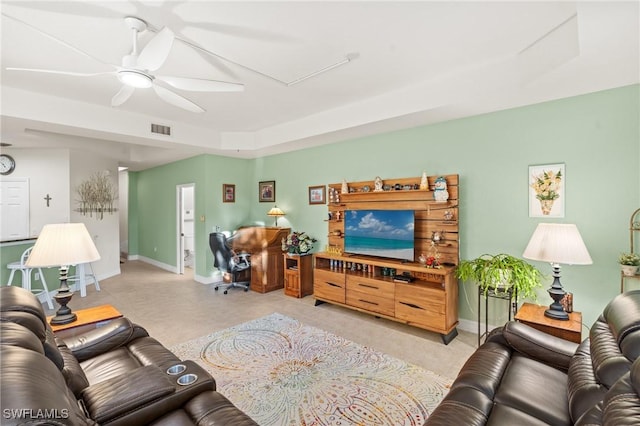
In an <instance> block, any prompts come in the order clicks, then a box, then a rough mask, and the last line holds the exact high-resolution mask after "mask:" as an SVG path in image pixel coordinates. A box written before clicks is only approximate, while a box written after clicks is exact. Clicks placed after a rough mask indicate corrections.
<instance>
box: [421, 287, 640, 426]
mask: <svg viewBox="0 0 640 426" xmlns="http://www.w3.org/2000/svg"><path fill="white" fill-rule="evenodd" d="M639 390H640V291H637V290H636V291H630V292H627V293H624V294H621V295H618V296H617V297H615V298H614V299H613V300H612V301H611V302H609V304H608V305H607V306H606V308H605V309H604V311H603V313H602V315H601V316H600V317H599V318H598V320H597V321H596V322H595V324H594V325H593V326H592V328H591V331H590V334H589V338H587V339H585V340H584V341H583V342H582V343H581V344H579V345H578V344H576V343H571V342H568V341H565V340H562V339H560V338H557V337H555V336H551V335H548V334H545V333H543V332H541V331H538V330H535V329H533V328H531V327H529V326H527V325H525V324H522V323H518V322H515V321H511V322H508V323H507V324H505V326H504V327H500V328H498V329H496V330H494V331H493V332H492V333H491V334H490V335H489V337H488V338H487V341H486V342H485V343H484V344H483V345H482V346H481V347H480V348H478V349H477V350H476V352H475V353H474V354H472V356H471V357H470V358H469V359H468V360H467V362H466V363H465V365H464V366H463V367H462V369H461V370H460V373H459V374H458V377H457V378H456V380H455V381H454V383H453V384H452V386H451V390H450V392H449V394H448V395H447V396H446V397H445V398H444V400H443V401H442V402H441V403H440V405H439V406H438V407H437V408H436V409H435V410H434V412H433V413H432V414H431V416H429V418H428V419H427V422H426V424H427V425H443V426H444V425H451V424H464V425H487V424H500V425H502V424H505V425H511V424H518V425H545V424H547V425H585V426H586V425H624V424H629V425H631V424H634V425H636V424H640V399H639V398H638V391H639Z"/></svg>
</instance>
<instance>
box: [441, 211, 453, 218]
mask: <svg viewBox="0 0 640 426" xmlns="http://www.w3.org/2000/svg"><path fill="white" fill-rule="evenodd" d="M443 216H444V220H453V212H452V211H451V210H445V211H444V215H443Z"/></svg>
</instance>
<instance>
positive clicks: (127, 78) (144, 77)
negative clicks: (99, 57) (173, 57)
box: [118, 70, 153, 89]
mask: <svg viewBox="0 0 640 426" xmlns="http://www.w3.org/2000/svg"><path fill="white" fill-rule="evenodd" d="M118 79H119V80H120V81H121V82H122V84H126V85H127V86H131V87H135V88H136V89H147V88H149V87H151V86H153V77H152V76H150V75H149V74H146V73H143V72H140V71H137V70H122V71H118Z"/></svg>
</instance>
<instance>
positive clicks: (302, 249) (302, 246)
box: [282, 232, 317, 255]
mask: <svg viewBox="0 0 640 426" xmlns="http://www.w3.org/2000/svg"><path fill="white" fill-rule="evenodd" d="M316 241H317V240H316V239H315V238H311V237H310V236H309V235H307V234H306V233H304V232H292V233H290V234H289V235H287V238H283V239H282V251H284V252H286V253H288V254H289V255H293V254H305V253H308V252H309V251H311V249H312V248H313V243H315V242H316Z"/></svg>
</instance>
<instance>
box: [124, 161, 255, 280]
mask: <svg viewBox="0 0 640 426" xmlns="http://www.w3.org/2000/svg"><path fill="white" fill-rule="evenodd" d="M250 169H251V167H250V161H249V160H239V159H232V158H226V157H217V156H210V155H201V156H197V157H193V158H189V159H187V160H183V161H177V162H175V163H171V164H167V165H164V166H160V167H154V168H152V169H148V170H145V171H143V172H132V173H130V181H129V185H130V197H129V209H130V212H129V255H140V256H144V257H146V258H149V259H152V260H155V261H157V262H160V263H163V264H166V265H171V266H177V265H176V250H177V238H176V235H177V205H176V204H177V197H176V194H177V190H176V187H177V186H178V185H184V184H191V183H193V184H195V194H194V202H195V214H194V217H195V226H194V232H195V246H196V274H197V275H201V276H209V275H211V273H212V272H213V257H212V255H211V253H210V250H209V237H208V236H209V233H210V232H211V231H213V230H214V229H215V226H220V227H221V228H222V229H235V228H237V227H238V226H239V225H241V224H244V223H245V222H246V221H247V220H248V217H249V210H248V204H249V202H248V199H249V198H248V191H249V180H250V176H249V170H250ZM223 183H233V184H235V185H236V200H237V201H236V203H232V204H230V203H223V202H222V184H223ZM131 194H136V196H135V198H134V197H133V196H132V195H131ZM201 218H204V221H202V220H201Z"/></svg>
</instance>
